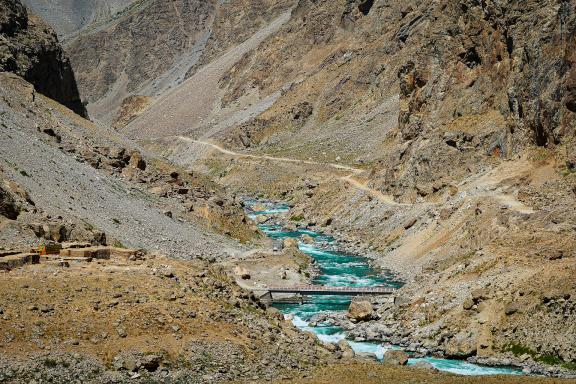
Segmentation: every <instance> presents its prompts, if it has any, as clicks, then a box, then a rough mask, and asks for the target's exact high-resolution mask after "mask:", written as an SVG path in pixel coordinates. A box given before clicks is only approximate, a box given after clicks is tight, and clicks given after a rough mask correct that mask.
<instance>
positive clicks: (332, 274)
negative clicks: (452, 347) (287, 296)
mask: <svg viewBox="0 0 576 384" xmlns="http://www.w3.org/2000/svg"><path fill="white" fill-rule="evenodd" d="M256 205H258V206H263V207H265V209H264V210H262V208H260V209H261V210H260V211H255V210H254V209H253V207H256ZM246 207H247V211H248V215H249V216H250V217H251V218H252V219H255V218H256V216H258V215H266V216H276V215H282V214H285V213H286V212H288V211H289V210H290V207H289V206H288V205H287V204H283V203H275V202H270V201H260V200H246ZM259 227H260V229H261V230H262V231H263V232H264V233H265V234H266V235H267V236H268V237H270V238H272V239H274V240H282V239H285V238H289V237H290V238H294V239H297V240H298V244H299V248H300V250H301V251H302V252H304V253H306V254H308V255H310V256H311V257H313V258H314V259H315V260H316V263H317V267H318V269H319V273H318V275H317V276H316V277H315V278H314V280H313V284H315V285H326V286H375V285H379V286H390V287H395V288H398V287H400V286H401V285H402V283H401V282H399V281H398V280H395V278H394V276H393V275H392V274H390V273H386V272H381V271H376V270H375V269H373V268H372V267H371V266H370V265H369V263H368V260H367V259H366V258H364V257H362V256H358V255H351V254H346V253H342V252H338V251H336V250H335V247H334V238H332V237H331V236H326V235H323V234H321V233H317V232H313V231H310V230H306V229H296V230H284V229H283V227H282V226H281V225H280V224H261V225H259ZM303 234H307V235H309V236H311V237H312V238H313V239H314V243H312V244H305V243H303V242H302V241H300V237H301V236H302V235H303ZM349 304H350V298H342V297H340V298H330V300H327V298H326V297H317V298H313V299H312V301H311V302H308V303H305V304H302V305H300V304H283V305H278V308H279V309H281V310H282V311H283V312H284V314H285V315H286V316H289V317H290V318H292V321H293V322H294V324H295V325H296V326H297V327H299V328H301V329H303V330H307V331H311V332H314V333H315V334H316V335H317V336H318V338H319V339H320V340H322V341H325V342H332V343H335V342H338V341H339V340H342V339H345V338H346V333H345V332H344V330H343V329H341V328H339V327H335V326H322V325H317V326H315V327H311V326H309V325H308V320H310V318H311V317H312V316H313V315H315V314H317V313H319V312H326V311H346V309H347V308H348V305H349ZM348 342H349V343H350V345H351V347H352V348H353V349H354V350H355V351H356V352H368V353H373V354H374V355H376V357H377V358H378V359H379V360H382V358H383V355H384V352H385V351H386V350H387V349H389V348H396V347H395V346H392V345H386V344H382V343H375V342H355V341H352V340H348ZM418 361H426V362H428V363H430V364H432V365H433V366H434V367H435V368H437V369H439V370H442V371H447V372H452V373H456V374H462V375H495V374H512V375H514V374H520V373H521V371H519V370H515V369H509V368H500V367H486V366H480V365H476V364H471V363H468V362H466V361H461V360H447V359H438V358H433V357H424V358H411V359H410V360H409V362H408V364H409V365H412V364H415V363H416V362H418Z"/></svg>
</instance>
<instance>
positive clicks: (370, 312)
mask: <svg viewBox="0 0 576 384" xmlns="http://www.w3.org/2000/svg"><path fill="white" fill-rule="evenodd" d="M348 317H349V318H350V319H352V320H353V321H368V320H371V319H372V318H373V317H374V308H373V307H372V304H371V303H370V302H369V301H366V300H362V301H352V302H351V303H350V306H349V307H348Z"/></svg>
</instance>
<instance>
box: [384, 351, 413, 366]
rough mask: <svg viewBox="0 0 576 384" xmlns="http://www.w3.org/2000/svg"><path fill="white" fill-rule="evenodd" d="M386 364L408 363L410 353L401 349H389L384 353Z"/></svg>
mask: <svg viewBox="0 0 576 384" xmlns="http://www.w3.org/2000/svg"><path fill="white" fill-rule="evenodd" d="M384 364H388V365H406V364H408V354H407V353H406V352H404V351H401V350H399V349H389V350H387V351H386V352H385V353H384Z"/></svg>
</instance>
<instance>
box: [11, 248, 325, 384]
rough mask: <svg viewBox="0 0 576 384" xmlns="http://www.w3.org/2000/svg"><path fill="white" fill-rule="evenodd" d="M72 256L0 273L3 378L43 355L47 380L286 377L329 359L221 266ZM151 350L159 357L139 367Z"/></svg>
mask: <svg viewBox="0 0 576 384" xmlns="http://www.w3.org/2000/svg"><path fill="white" fill-rule="evenodd" d="M70 263H71V264H70V267H68V268H63V267H61V266H59V265H58V263H57V262H44V261H43V262H41V263H40V264H37V265H31V266H25V267H22V268H19V269H16V270H12V271H10V272H2V273H0V297H1V298H2V299H1V300H0V324H1V329H2V331H1V332H0V336H1V339H0V340H1V342H0V356H1V357H2V359H1V360H0V378H3V379H4V380H6V379H8V378H10V377H11V378H12V380H14V382H21V381H22V380H24V379H25V378H26V377H29V376H28V375H32V374H37V373H33V372H34V371H33V372H32V373H31V372H30V369H32V367H33V366H34V363H33V361H40V362H41V361H44V362H45V364H44V367H43V368H40V369H39V370H40V372H41V375H44V374H45V375H46V376H41V377H44V378H47V377H50V375H52V374H54V372H50V369H52V368H59V370H60V371H59V372H60V373H59V374H60V376H56V377H60V379H57V380H56V381H58V380H63V377H72V378H75V379H78V378H81V377H84V378H86V379H90V380H92V379H94V378H96V377H105V376H106V375H107V374H109V373H110V371H113V372H119V373H120V374H121V376H120V377H124V378H127V377H130V376H132V375H134V373H137V372H139V374H141V375H143V377H152V378H155V379H154V380H160V378H161V377H162V376H161V375H164V379H168V378H169V377H170V375H172V374H174V375H176V374H177V375H179V376H178V377H187V376H190V375H192V377H196V379H192V382H197V381H201V382H205V381H212V382H220V381H223V380H226V379H228V380H230V379H234V378H241V377H262V378H264V377H266V378H272V377H276V375H286V374H289V371H294V370H295V371H296V372H297V371H298V370H299V369H307V368H308V367H309V366H313V365H315V364H319V363H320V362H321V361H327V360H326V359H328V360H329V358H330V352H328V351H327V350H324V349H323V348H321V347H320V344H318V342H317V340H314V338H310V337H309V336H307V335H304V334H302V333H300V332H297V331H296V329H295V328H294V327H293V326H292V325H291V324H290V323H289V322H286V321H284V320H280V319H279V317H278V315H277V314H276V313H275V312H266V311H265V310H263V309H261V305H260V304H259V302H258V300H257V299H256V298H255V297H254V296H253V295H251V294H250V293H249V292H248V291H243V290H242V289H240V288H239V287H238V286H237V285H235V284H234V283H233V282H232V280H231V279H230V278H229V277H228V276H227V274H226V273H225V272H224V269H223V268H221V267H218V266H215V265H210V264H207V263H204V262H200V261H194V262H190V261H174V260H171V259H168V258H165V257H162V256H154V255H147V256H144V258H143V259H139V260H134V261H128V260H123V259H117V258H113V259H111V260H93V261H92V262H89V263H86V262H70ZM23 319H25V321H23ZM293 343H296V344H293ZM295 345H297V347H294V346H295ZM272 355H274V359H272V360H271V359H270V356H272ZM62 356H81V357H82V358H86V359H89V360H90V361H93V362H94V364H95V365H96V369H95V370H94V371H89V372H76V371H75V369H76V367H75V366H74V365H73V366H69V365H67V364H68V363H66V361H67V360H66V359H67V358H66V357H62ZM146 356H155V358H154V359H155V363H154V364H152V365H151V366H148V367H146V365H145V364H144V363H142V364H141V365H138V364H139V363H138V362H139V361H140V360H143V359H144V360H145V359H146ZM8 357H9V358H10V359H11V363H9V364H6V359H7V358H8ZM79 358H80V357H79ZM139 359H140V360H139ZM149 359H151V357H149ZM321 359H322V360H321ZM134 361H135V362H136V363H134ZM134 364H136V365H134ZM10 369H14V370H16V369H21V371H20V373H19V374H17V375H14V374H12V375H10V374H9V372H10ZM107 372H108V373H107ZM66 375H68V376H66ZM154 375H156V376H154ZM158 375H160V376H158ZM182 375H183V376H182ZM52 377H54V376H52ZM174 377H175V376H174ZM8 382H11V381H10V379H8Z"/></svg>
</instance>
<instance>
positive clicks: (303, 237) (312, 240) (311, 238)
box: [300, 234, 314, 244]
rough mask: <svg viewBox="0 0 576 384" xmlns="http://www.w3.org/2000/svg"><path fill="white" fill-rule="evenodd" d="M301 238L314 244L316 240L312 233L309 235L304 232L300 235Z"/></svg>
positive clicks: (307, 242)
mask: <svg viewBox="0 0 576 384" xmlns="http://www.w3.org/2000/svg"><path fill="white" fill-rule="evenodd" d="M300 238H301V239H302V241H303V242H305V243H306V244H312V243H313V242H314V238H313V237H312V236H310V235H307V234H303V235H302V236H300Z"/></svg>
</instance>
